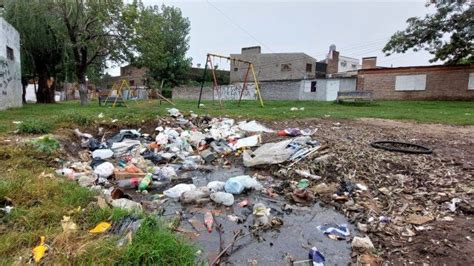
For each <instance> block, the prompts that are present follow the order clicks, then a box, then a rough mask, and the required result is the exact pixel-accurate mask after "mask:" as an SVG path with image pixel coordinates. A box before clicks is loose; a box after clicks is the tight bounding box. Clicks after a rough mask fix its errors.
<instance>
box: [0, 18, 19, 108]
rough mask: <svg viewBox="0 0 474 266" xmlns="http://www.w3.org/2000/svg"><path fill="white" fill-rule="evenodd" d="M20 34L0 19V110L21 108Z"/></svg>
mask: <svg viewBox="0 0 474 266" xmlns="http://www.w3.org/2000/svg"><path fill="white" fill-rule="evenodd" d="M22 93H23V89H22V84H21V61H20V34H19V33H18V31H17V30H16V29H15V28H14V27H13V26H12V25H10V24H9V23H8V22H6V21H5V20H4V19H3V18H2V17H0V110H3V109H7V108H12V107H21V106H22Z"/></svg>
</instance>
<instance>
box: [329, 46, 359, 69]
mask: <svg viewBox="0 0 474 266" xmlns="http://www.w3.org/2000/svg"><path fill="white" fill-rule="evenodd" d="M320 63H325V64H327V68H326V74H336V73H344V72H351V71H357V70H358V69H360V68H361V67H362V66H361V64H360V63H359V59H357V58H353V57H349V56H343V55H340V54H339V52H338V51H337V50H336V45H334V44H332V45H331V46H329V53H328V55H327V57H326V59H325V60H323V61H320Z"/></svg>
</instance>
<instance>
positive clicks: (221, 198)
mask: <svg viewBox="0 0 474 266" xmlns="http://www.w3.org/2000/svg"><path fill="white" fill-rule="evenodd" d="M211 200H212V201H214V202H215V203H217V204H222V205H225V206H232V205H233V204H234V195H232V194H231V193H226V192H215V193H212V194H211Z"/></svg>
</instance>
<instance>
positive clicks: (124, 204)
mask: <svg viewBox="0 0 474 266" xmlns="http://www.w3.org/2000/svg"><path fill="white" fill-rule="evenodd" d="M110 204H111V205H112V206H113V207H115V208H120V209H124V210H128V211H141V210H142V205H141V204H140V203H138V202H135V201H133V200H129V199H125V198H121V199H116V200H112V202H111V203H110Z"/></svg>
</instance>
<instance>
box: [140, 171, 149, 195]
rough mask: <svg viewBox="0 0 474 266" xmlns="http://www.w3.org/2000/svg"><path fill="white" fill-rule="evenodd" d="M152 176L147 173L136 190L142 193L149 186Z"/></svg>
mask: <svg viewBox="0 0 474 266" xmlns="http://www.w3.org/2000/svg"><path fill="white" fill-rule="evenodd" d="M152 177H153V175H152V174H150V173H148V174H147V175H146V176H145V177H144V178H143V179H142V180H141V181H140V184H139V185H138V190H139V191H143V190H146V189H147V188H148V186H150V183H151V180H152Z"/></svg>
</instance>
